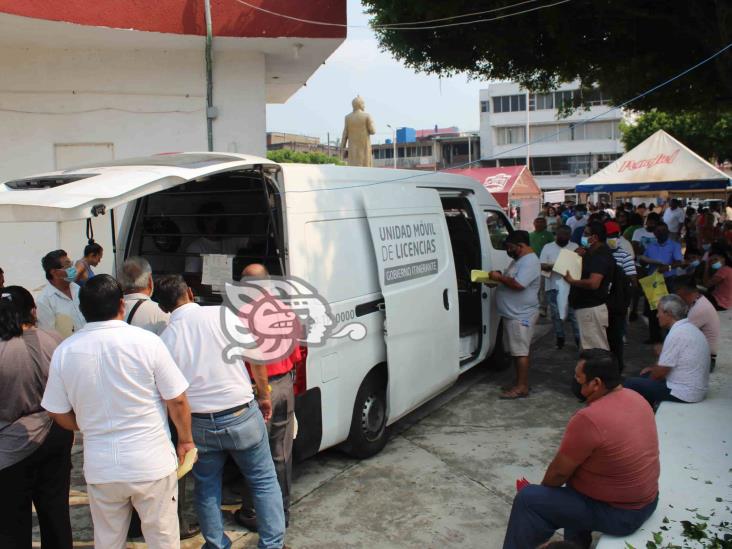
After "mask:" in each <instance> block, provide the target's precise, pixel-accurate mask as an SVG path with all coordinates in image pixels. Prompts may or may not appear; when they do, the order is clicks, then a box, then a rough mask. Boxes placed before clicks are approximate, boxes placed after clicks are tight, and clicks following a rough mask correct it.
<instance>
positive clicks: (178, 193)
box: [157, 188, 263, 196]
mask: <svg viewBox="0 0 732 549" xmlns="http://www.w3.org/2000/svg"><path fill="white" fill-rule="evenodd" d="M262 192H263V191H262V189H241V188H238V189H219V190H206V191H192V190H191V191H160V192H159V193H157V194H158V196H191V195H222V194H235V195H242V194H254V193H256V194H260V195H261V194H262Z"/></svg>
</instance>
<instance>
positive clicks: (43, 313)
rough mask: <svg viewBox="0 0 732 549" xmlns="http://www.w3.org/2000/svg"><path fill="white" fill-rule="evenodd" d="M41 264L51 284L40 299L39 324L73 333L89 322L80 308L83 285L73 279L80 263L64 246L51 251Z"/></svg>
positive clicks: (38, 305) (66, 334) (65, 332)
mask: <svg viewBox="0 0 732 549" xmlns="http://www.w3.org/2000/svg"><path fill="white" fill-rule="evenodd" d="M41 266H42V267H43V270H44V271H45V273H46V280H48V285H47V286H46V287H45V288H44V289H43V291H42V292H41V295H39V296H38V298H37V299H36V315H37V316H38V327H39V328H43V329H45V330H55V331H57V332H58V333H59V334H61V335H62V336H63V337H69V336H70V335H71V334H72V333H74V332H76V331H78V330H81V328H82V327H83V326H84V324H86V321H85V320H84V316H83V315H82V314H81V311H80V310H79V286H78V285H77V284H76V283H74V282H73V280H74V279H75V278H76V267H74V263H73V261H71V259H70V258H69V256H68V255H67V254H66V252H65V251H64V250H54V251H52V252H49V253H47V254H46V255H45V256H43V259H42V260H41Z"/></svg>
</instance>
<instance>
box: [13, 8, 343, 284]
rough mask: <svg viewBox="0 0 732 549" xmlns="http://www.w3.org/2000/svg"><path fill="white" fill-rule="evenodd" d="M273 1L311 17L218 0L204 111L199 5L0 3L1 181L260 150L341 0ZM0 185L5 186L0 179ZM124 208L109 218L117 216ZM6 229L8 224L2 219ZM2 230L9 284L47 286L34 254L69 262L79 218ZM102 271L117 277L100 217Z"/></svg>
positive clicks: (337, 30) (317, 56)
mask: <svg viewBox="0 0 732 549" xmlns="http://www.w3.org/2000/svg"><path fill="white" fill-rule="evenodd" d="M290 4H291V6H290V8H288V7H287V5H288V4H287V3H281V6H284V7H282V10H280V11H288V10H290V11H291V12H292V13H291V15H293V16H295V15H296V16H298V17H300V18H302V19H308V20H317V21H325V22H330V23H334V24H335V25H336V26H323V25H312V24H306V23H301V22H297V21H293V20H291V19H286V18H282V17H277V16H274V15H269V14H264V13H262V12H259V11H256V10H252V9H251V8H249V7H247V6H244V5H242V4H240V3H237V2H234V1H230V2H229V1H227V2H220V1H213V2H212V6H211V11H212V23H213V24H212V28H213V48H212V57H213V70H212V72H213V78H212V80H211V85H212V87H213V106H214V109H207V85H208V79H207V70H206V61H205V48H206V39H205V35H206V24H205V18H204V2H203V1H200V2H187V1H182V0H154V1H150V2H140V1H134V2H133V1H120V0H93V1H91V0H89V1H86V2H83V1H76V0H75V1H71V2H61V1H59V2H49V1H48V0H23V1H6V0H0V128H2V131H1V132H0V182H3V181H7V180H11V179H15V178H20V177H24V176H28V175H33V174H38V173H42V172H47V171H53V170H61V169H66V168H69V167H72V166H78V165H82V164H87V163H92V162H100V161H108V160H112V159H121V158H130V157H136V156H149V155H151V154H156V153H163V152H172V151H205V150H207V149H208V129H207V116H210V117H211V118H212V133H213V149H214V150H216V151H226V152H240V153H249V154H254V155H257V156H265V154H266V120H265V114H266V109H265V107H266V104H267V103H283V102H285V101H287V100H288V99H289V98H290V97H291V96H292V95H293V94H294V93H295V92H296V91H297V90H299V89H300V88H301V87H302V86H303V85H304V84H305V83H306V82H307V80H308V79H309V78H310V77H311V76H312V74H313V73H314V72H315V71H316V70H317V69H318V68H319V67H321V66H322V65H323V63H324V62H325V60H326V59H327V58H328V57H329V56H330V54H331V53H333V52H334V51H335V50H336V48H338V46H339V45H340V44H341V43H342V42H343V40H344V39H345V37H346V29H345V28H344V27H343V26H338V25H342V24H345V23H346V0H312V1H311V0H308V1H307V2H297V3H290ZM0 192H8V191H7V190H6V188H5V186H4V185H1V184H0ZM121 218H122V216H121V214H120V212H118V215H117V216H116V219H117V220H118V221H119V220H120V219H121ZM9 225H12V227H11V226H9ZM59 225H60V226H58V227H57V226H55V224H52V223H35V224H25V223H21V224H5V225H3V226H2V227H0V258H2V259H0V261H1V262H2V265H0V266H2V268H3V269H4V270H5V273H6V281H7V283H8V284H12V283H22V284H24V285H27V286H28V288H29V289H33V290H35V289H37V288H38V287H40V286H42V285H43V284H44V279H43V272H42V271H41V267H40V260H41V257H42V256H43V255H44V254H45V253H47V252H49V251H51V250H54V249H57V248H64V249H65V250H66V251H67V252H68V253H69V255H70V256H71V257H72V258H74V259H78V258H79V257H81V254H82V250H83V248H84V245H85V244H86V235H85V227H84V224H83V223H79V222H69V223H62V224H59ZM94 228H95V237H96V239H97V241H99V242H100V243H102V244H103V245H104V246H105V250H106V253H105V254H104V260H103V261H102V263H101V265H100V266H99V272H111V271H112V257H113V254H112V250H111V248H112V247H111V244H109V236H110V234H109V233H110V230H109V224H108V222H104V221H100V220H97V221H96V223H95V227H94Z"/></svg>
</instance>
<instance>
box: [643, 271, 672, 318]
mask: <svg viewBox="0 0 732 549" xmlns="http://www.w3.org/2000/svg"><path fill="white" fill-rule="evenodd" d="M638 282H639V283H640V285H641V288H643V293H644V294H645V296H646V299H647V300H648V305H649V306H650V307H651V311H655V310H656V307H657V306H658V301H659V299H661V298H662V297H663V296H665V295H668V288H666V280H665V279H664V278H663V275H662V274H661V273H659V272H658V271H656V272H655V273H653V274H652V275H650V276H646V277H644V278H641V279H639V280H638Z"/></svg>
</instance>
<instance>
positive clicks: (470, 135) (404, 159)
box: [371, 127, 480, 170]
mask: <svg viewBox="0 0 732 549" xmlns="http://www.w3.org/2000/svg"><path fill="white" fill-rule="evenodd" d="M405 129H406V130H410V129H411V128H400V129H399V130H397V139H396V143H394V142H390V141H391V140H387V142H386V143H381V144H376V145H372V147H371V154H372V156H373V165H374V167H376V168H395V167H396V168H404V169H411V170H442V169H445V168H454V167H457V166H462V165H466V164H469V163H471V162H472V161H476V160H478V159H479V158H480V137H479V136H478V133H477V132H461V131H460V130H459V129H458V128H456V127H450V128H435V129H434V130H412V131H411V132H402V133H399V131H401V130H405ZM400 136H407V137H408V138H409V139H411V140H410V141H404V140H402V139H400ZM395 153H396V162H394V156H395Z"/></svg>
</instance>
